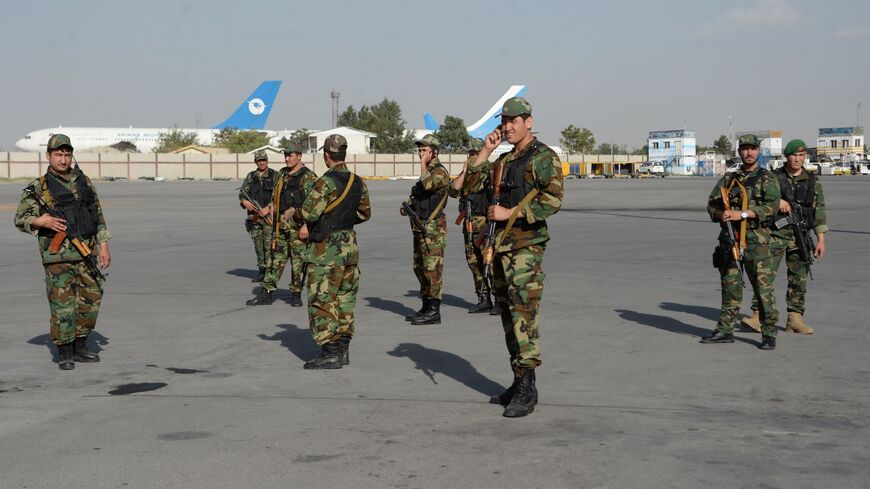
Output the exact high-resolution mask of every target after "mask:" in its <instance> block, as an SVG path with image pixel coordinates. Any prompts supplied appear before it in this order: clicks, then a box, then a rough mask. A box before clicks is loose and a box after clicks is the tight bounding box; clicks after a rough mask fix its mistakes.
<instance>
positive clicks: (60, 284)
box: [15, 134, 112, 370]
mask: <svg viewBox="0 0 870 489" xmlns="http://www.w3.org/2000/svg"><path fill="white" fill-rule="evenodd" d="M46 157H47V159H48V171H46V173H45V175H43V176H42V177H40V178H38V179H36V180H34V181H32V182H30V185H28V188H32V189H33V191H34V192H35V193H37V194H38V195H39V196H40V197H41V198H42V199H43V200H44V201H45V203H46V204H47V205H48V206H49V207H53V208H54V209H56V210H57V211H59V213H62V215H63V218H61V217H55V216H52V215H51V214H49V213H48V209H47V208H44V207H43V206H42V205H41V204H40V202H39V199H37V198H36V197H35V196H34V195H33V194H32V193H30V192H29V191H25V193H24V195H22V197H21V202H20V203H19V204H18V210H17V211H16V213H15V227H17V228H18V229H19V230H21V231H23V232H25V233H28V234H32V235H34V236H36V237H37V241H38V243H39V252H40V255H41V257H42V266H43V268H44V269H45V288H46V292H47V294H48V306H49V309H50V310H51V341H52V342H53V343H54V344H55V345H57V350H58V358H59V362H58V367H59V368H60V369H61V370H72V369H73V368H75V363H74V362H99V361H100V357H99V355H97V354H96V353H95V352H92V351H90V350H88V348H87V337H88V334H89V333H90V332H91V331H92V330H93V329H94V326H95V325H96V323H97V315H98V314H99V312H100V303H101V302H102V298H103V286H102V284H101V283H100V280H101V279H100V277H99V274H97V273H94V271H95V270H96V268H94V269H90V268H89V266H88V263H87V262H86V260H85V257H83V255H82V251H80V250H86V251H85V253H87V251H88V250H93V253H94V254H95V255H96V257H97V261H98V263H99V267H101V268H107V267H108V266H109V264H110V263H111V262H112V256H111V254H110V253H109V239H110V238H111V235H110V234H109V230H108V229H107V228H106V220H105V219H104V218H103V210H102V207H101V206H100V200H99V198H98V197H97V191H96V189H95V188H94V184H93V183H92V182H91V180H90V179H89V178H88V177H87V176H85V174H84V173H82V172H81V171H80V170H79V169H78V165H76V167H75V168H71V165H72V162H73V146H72V143H71V142H70V139H69V137H67V136H66V135H64V134H55V135H53V136H52V137H51V138H49V140H48V145H47V147H46ZM64 236H66V237H64ZM55 238H57V239H55ZM76 238H77V239H76ZM61 239H62V241H61ZM73 241H77V242H81V243H84V246H82V247H81V248H77V247H76V246H75V245H74V243H73ZM88 259H89V260H90V261H91V263H94V262H93V256H88Z"/></svg>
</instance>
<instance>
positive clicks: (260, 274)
mask: <svg viewBox="0 0 870 489" xmlns="http://www.w3.org/2000/svg"><path fill="white" fill-rule="evenodd" d="M265 278H266V267H260V268H258V269H257V276H256V277H254V278H252V279H251V282H262V281H263V280H264V279H265Z"/></svg>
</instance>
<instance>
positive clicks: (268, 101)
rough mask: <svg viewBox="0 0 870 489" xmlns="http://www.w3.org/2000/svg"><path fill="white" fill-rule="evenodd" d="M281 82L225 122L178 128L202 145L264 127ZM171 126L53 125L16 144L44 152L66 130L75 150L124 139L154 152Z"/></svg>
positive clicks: (260, 90)
mask: <svg viewBox="0 0 870 489" xmlns="http://www.w3.org/2000/svg"><path fill="white" fill-rule="evenodd" d="M279 88H281V81H278V80H270V81H264V82H263V83H261V84H260V86H259V87H257V89H256V90H254V91H253V93H251V95H250V96H249V97H247V98H246V99H245V100H244V101H243V102H242V103H241V105H239V107H238V108H237V109H236V111H235V112H233V113H232V114H231V115H230V116H229V117H228V118H227V119H226V120H225V121H223V122H221V123H220V124H217V125H216V126H213V127H212V128H210V129H184V128H181V129H178V130H180V131H183V132H186V133H188V132H193V133H196V135H197V137H198V138H199V144H203V145H207V144H211V143H212V142H213V141H214V136H215V134H217V133H218V132H219V131H220V130H221V129H224V128H228V127H232V128H236V129H242V130H246V129H257V130H259V129H263V128H264V127H265V125H266V119H268V118H269V113H270V112H271V110H272V105H273V103H274V102H275V97H276V96H277V95H278V89H279ZM170 130H173V129H170V128H138V127H133V126H130V127H63V126H59V127H54V128H49V129H40V130H38V131H33V132H30V133H27V135H26V136H24V137H23V138H21V139H19V140H18V141H17V142H16V143H15V146H16V147H17V148H18V149H20V150H22V151H37V152H42V151H45V147H46V145H47V144H48V138H50V137H51V136H52V135H53V134H57V133H63V134H66V135H67V136H69V137H70V140H71V141H72V143H73V147H75V149H76V151H87V150H89V149H93V148H99V147H105V146H111V145H113V144H117V143H120V142H123V141H126V142H129V143H132V144H134V145H135V146H136V149H137V150H139V151H141V152H143V153H147V152H151V151H152V150H153V149H154V148H155V147H156V146H157V145H158V144H159V140H160V135H161V134H163V133H166V132H168V131H170Z"/></svg>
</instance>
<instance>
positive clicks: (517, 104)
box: [496, 97, 532, 117]
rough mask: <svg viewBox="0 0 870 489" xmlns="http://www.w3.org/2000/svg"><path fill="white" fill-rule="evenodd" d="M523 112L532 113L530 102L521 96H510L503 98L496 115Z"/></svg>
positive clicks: (512, 114)
mask: <svg viewBox="0 0 870 489" xmlns="http://www.w3.org/2000/svg"><path fill="white" fill-rule="evenodd" d="M523 114H528V115H532V104H530V103H529V101H528V100H526V99H524V98H523V97H511V98H509V99H507V100H505V102H504V105H502V106H501V114H499V115H497V116H496V117H501V116H507V117H516V116H518V115H523Z"/></svg>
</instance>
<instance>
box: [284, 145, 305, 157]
mask: <svg viewBox="0 0 870 489" xmlns="http://www.w3.org/2000/svg"><path fill="white" fill-rule="evenodd" d="M293 153H302V148H301V147H300V146H299V145H298V144H296V143H287V145H286V146H284V154H285V155H289V154H293Z"/></svg>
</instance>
